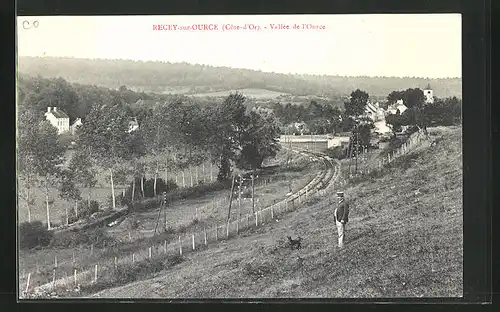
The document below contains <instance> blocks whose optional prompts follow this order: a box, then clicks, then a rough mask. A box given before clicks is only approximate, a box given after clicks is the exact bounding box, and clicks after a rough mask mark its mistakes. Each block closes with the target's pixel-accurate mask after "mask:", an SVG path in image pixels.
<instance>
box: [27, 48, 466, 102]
mask: <svg viewBox="0 0 500 312" xmlns="http://www.w3.org/2000/svg"><path fill="white" fill-rule="evenodd" d="M18 66H19V67H18V68H19V71H20V72H21V73H25V74H28V75H30V76H37V75H40V76H42V77H46V78H56V77H62V78H64V79H66V80H68V81H70V82H73V83H78V84H85V85H97V86H102V87H107V88H114V89H117V88H119V87H120V86H127V88H129V89H132V90H138V91H146V92H148V91H151V92H161V93H172V94H174V93H182V94H193V93H204V92H212V91H224V90H236V89H243V88H260V89H267V90H272V91H277V92H283V93H289V94H292V95H297V96H305V95H316V96H326V97H329V98H331V99H340V98H343V97H345V96H347V95H349V94H350V93H351V92H352V91H354V90H355V89H361V90H364V91H366V92H367V93H368V94H369V95H370V97H372V98H376V99H378V100H383V99H385V98H386V97H387V95H388V94H389V93H391V92H392V91H394V90H405V89H408V88H420V89H423V88H424V87H425V86H426V85H427V84H428V83H430V85H431V87H432V88H433V90H434V94H435V96H437V97H442V98H444V97H450V96H456V97H458V98H461V97H462V80H461V78H443V79H427V78H414V77H342V76H326V75H324V76H319V75H289V74H288V75H287V74H278V73H268V72H262V71H255V70H248V69H235V68H229V67H214V66H209V65H198V64H196V65H192V64H188V63H168V62H167V63H165V62H152V61H149V62H142V61H130V60H102V59H97V60H90V59H77V58H54V57H43V58H41V57H19V64H18Z"/></svg>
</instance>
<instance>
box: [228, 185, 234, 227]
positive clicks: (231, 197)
mask: <svg viewBox="0 0 500 312" xmlns="http://www.w3.org/2000/svg"><path fill="white" fill-rule="evenodd" d="M235 178H236V177H235V176H233V181H232V183H231V195H230V197H229V209H228V211H227V220H228V222H229V218H231V204H232V203H233V193H234V179H235Z"/></svg>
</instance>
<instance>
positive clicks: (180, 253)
mask: <svg viewBox="0 0 500 312" xmlns="http://www.w3.org/2000/svg"><path fill="white" fill-rule="evenodd" d="M179 255H181V256H182V243H181V237H180V236H179Z"/></svg>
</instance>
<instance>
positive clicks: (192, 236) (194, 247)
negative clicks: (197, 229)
mask: <svg viewBox="0 0 500 312" xmlns="http://www.w3.org/2000/svg"><path fill="white" fill-rule="evenodd" d="M191 238H192V240H193V250H195V249H196V246H195V244H194V234H192V235H191Z"/></svg>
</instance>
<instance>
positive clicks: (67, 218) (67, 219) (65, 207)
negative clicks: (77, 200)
mask: <svg viewBox="0 0 500 312" xmlns="http://www.w3.org/2000/svg"><path fill="white" fill-rule="evenodd" d="M64 209H65V210H66V226H68V225H69V215H68V205H64Z"/></svg>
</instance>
